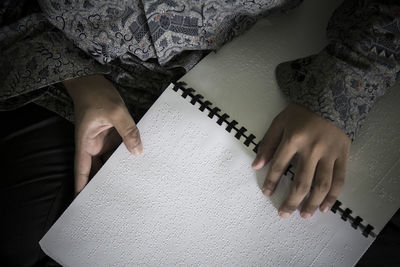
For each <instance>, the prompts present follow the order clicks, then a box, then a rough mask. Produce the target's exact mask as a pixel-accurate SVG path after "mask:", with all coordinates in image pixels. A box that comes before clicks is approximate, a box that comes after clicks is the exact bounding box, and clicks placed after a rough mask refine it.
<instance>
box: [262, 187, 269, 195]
mask: <svg viewBox="0 0 400 267" xmlns="http://www.w3.org/2000/svg"><path fill="white" fill-rule="evenodd" d="M261 191H262V193H263V194H264V195H265V196H267V197H269V196H271V195H272V191H271V190H270V189H268V188H266V187H263V188H262V189H261Z"/></svg>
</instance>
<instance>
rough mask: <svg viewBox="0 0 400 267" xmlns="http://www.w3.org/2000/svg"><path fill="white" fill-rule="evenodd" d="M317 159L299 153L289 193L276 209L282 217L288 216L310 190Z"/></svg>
mask: <svg viewBox="0 0 400 267" xmlns="http://www.w3.org/2000/svg"><path fill="white" fill-rule="evenodd" d="M316 165H317V160H315V159H312V158H306V157H305V156H304V155H300V157H299V162H298V165H297V168H296V174H295V176H294V179H293V183H292V187H291V189H290V193H289V195H288V196H287V198H286V199H285V201H284V203H283V204H282V205H281V207H280V208H279V210H278V214H279V216H281V217H282V218H287V217H289V216H290V215H291V214H292V213H293V212H294V211H295V210H296V208H297V207H298V206H299V205H300V203H301V201H303V199H304V197H305V196H306V195H307V193H308V192H309V191H310V188H311V182H312V178H313V176H314V171H315V167H316Z"/></svg>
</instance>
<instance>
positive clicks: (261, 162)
mask: <svg viewBox="0 0 400 267" xmlns="http://www.w3.org/2000/svg"><path fill="white" fill-rule="evenodd" d="M282 133H283V128H282V127H280V125H279V122H278V121H277V120H276V119H275V120H273V121H272V123H271V125H270V127H269V128H268V130H267V133H266V134H265V135H264V138H263V139H262V140H261V142H260V145H259V147H258V151H257V156H256V158H255V159H254V161H253V163H252V164H251V166H252V168H253V169H256V170H259V169H261V168H263V167H264V166H265V165H267V164H268V162H269V161H270V159H271V158H272V156H273V155H274V152H275V150H276V148H277V147H278V145H279V143H280V141H281V139H282Z"/></svg>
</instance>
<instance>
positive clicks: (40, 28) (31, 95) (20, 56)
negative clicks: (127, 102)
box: [0, 10, 109, 110]
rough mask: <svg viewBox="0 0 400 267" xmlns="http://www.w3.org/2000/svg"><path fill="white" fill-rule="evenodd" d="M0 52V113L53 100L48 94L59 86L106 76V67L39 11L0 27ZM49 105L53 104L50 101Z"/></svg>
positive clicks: (107, 69) (52, 94)
mask: <svg viewBox="0 0 400 267" xmlns="http://www.w3.org/2000/svg"><path fill="white" fill-rule="evenodd" d="M0 50H1V52H0V65H1V68H0V110H10V109H14V108H17V107H19V106H22V105H24V104H26V103H28V102H34V101H39V102H41V103H42V104H43V103H45V102H46V101H43V99H41V98H43V97H50V96H55V94H54V92H50V91H51V90H53V91H55V90H56V88H57V87H56V86H54V85H55V84H57V83H59V82H62V81H64V80H67V79H71V78H75V77H79V76H85V75H90V74H104V73H108V72H109V68H108V66H106V65H102V64H100V63H98V62H97V61H96V60H94V59H93V58H91V57H90V56H88V55H87V54H85V53H84V52H83V51H82V50H81V49H79V48H78V47H77V46H76V45H75V44H74V43H73V41H72V40H70V39H68V38H67V37H66V36H65V35H64V34H63V32H62V31H60V30H59V29H57V28H55V27H54V26H52V25H51V24H50V23H49V22H48V20H47V18H46V17H45V16H44V15H43V14H42V13H41V12H40V10H38V12H36V13H33V14H30V15H28V16H25V17H23V18H21V19H18V20H16V21H15V22H14V23H12V24H10V25H6V26H3V27H1V28H0ZM57 92H58V93H60V91H59V90H58V89H57ZM65 95H67V94H66V93H65ZM65 95H64V96H63V97H64V98H65V97H66V96H65ZM49 103H51V105H53V104H54V103H55V102H54V101H53V102H51V100H50V99H49ZM59 109H60V110H61V109H62V108H61V107H59Z"/></svg>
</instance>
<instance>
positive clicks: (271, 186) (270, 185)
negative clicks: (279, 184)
mask: <svg viewBox="0 0 400 267" xmlns="http://www.w3.org/2000/svg"><path fill="white" fill-rule="evenodd" d="M275 185H276V183H275V182H273V181H271V180H269V179H266V180H265V181H264V187H265V188H266V189H269V190H271V191H273V190H274V189H275Z"/></svg>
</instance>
